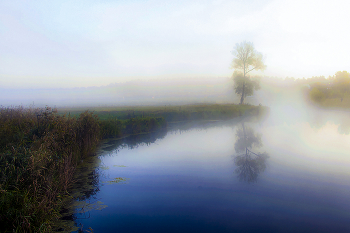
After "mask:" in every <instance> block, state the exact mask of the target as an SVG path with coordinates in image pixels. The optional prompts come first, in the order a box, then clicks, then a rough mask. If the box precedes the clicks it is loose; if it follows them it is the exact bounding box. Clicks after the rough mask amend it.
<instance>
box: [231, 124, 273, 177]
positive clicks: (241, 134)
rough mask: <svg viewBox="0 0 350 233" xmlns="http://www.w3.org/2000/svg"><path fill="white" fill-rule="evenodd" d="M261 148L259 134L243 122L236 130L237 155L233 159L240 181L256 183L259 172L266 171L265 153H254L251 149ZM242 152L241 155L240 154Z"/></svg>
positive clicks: (266, 156)
mask: <svg viewBox="0 0 350 233" xmlns="http://www.w3.org/2000/svg"><path fill="white" fill-rule="evenodd" d="M253 147H254V148H260V147H262V142H261V134H257V133H255V132H254V130H253V129H252V128H251V127H249V126H245V125H244V122H242V123H241V127H237V130H236V142H235V151H236V153H237V155H236V156H235V158H234V161H235V165H236V166H237V168H236V170H235V172H236V173H237V175H238V177H239V179H240V180H241V181H246V182H248V183H250V182H256V181H257V179H258V176H259V174H260V173H261V172H264V171H265V169H266V159H267V158H269V156H268V154H267V153H266V152H264V153H259V152H257V153H255V152H253V151H251V149H252V148H253ZM242 152H243V153H242Z"/></svg>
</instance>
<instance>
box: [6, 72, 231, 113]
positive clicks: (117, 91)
mask: <svg viewBox="0 0 350 233" xmlns="http://www.w3.org/2000/svg"><path fill="white" fill-rule="evenodd" d="M232 86H233V81H232V79H230V78H215V77H213V78H203V79H201V80H199V79H194V78H192V79H191V78H190V79H170V80H166V79H161V80H150V81H130V82H124V83H115V84H110V85H108V86H101V87H87V88H56V89H55V88H50V89H49V88H46V89H2V90H1V93H0V101H1V103H0V104H1V105H3V106H9V105H13V106H16V105H23V106H30V105H34V106H36V107H43V106H45V105H48V106H56V107H81V106H85V107H94V106H124V105H131V106H133V105H161V104H164V105H167V104H172V105H175V104H193V103H234V102H237V101H238V96H236V95H235V94H234V90H233V88H232Z"/></svg>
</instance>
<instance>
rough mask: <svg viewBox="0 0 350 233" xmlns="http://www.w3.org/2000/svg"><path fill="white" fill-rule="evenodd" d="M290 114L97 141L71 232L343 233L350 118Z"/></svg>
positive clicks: (348, 201)
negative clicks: (88, 185) (77, 229)
mask: <svg viewBox="0 0 350 233" xmlns="http://www.w3.org/2000/svg"><path fill="white" fill-rule="evenodd" d="M295 109H296V108H295V106H282V107H280V108H277V111H276V112H275V113H274V112H272V113H271V116H270V117H269V118H268V119H266V120H265V121H259V120H256V119H250V120H247V119H235V120H232V121H225V122H223V121H220V122H215V121H213V122H195V123H192V124H188V123H186V124H174V125H171V126H170V127H169V130H168V132H164V131H163V132H158V133H155V134H150V135H138V136H136V137H130V138H125V139H123V140H114V141H109V142H106V143H104V145H102V146H101V148H100V151H99V157H98V159H99V161H98V162H97V165H96V169H95V170H94V172H95V173H93V174H95V176H90V177H94V178H92V180H93V181H92V180H90V183H91V182H92V183H91V184H92V189H91V190H90V191H91V193H90V194H89V195H86V196H85V197H84V198H85V199H83V201H84V202H85V203H87V204H85V206H84V205H83V207H82V205H77V207H76V208H75V209H76V212H75V214H74V218H75V222H76V224H77V226H79V227H81V228H82V229H83V230H87V229H88V228H89V227H91V228H92V229H93V230H94V232H350V224H349V222H350V182H349V180H350V170H349V167H350V155H349V151H350V135H349V134H348V133H347V132H348V122H349V121H347V120H346V118H347V115H346V114H343V115H342V117H340V115H339V114H338V113H334V114H333V115H329V114H328V113H321V112H315V113H312V112H308V113H305V112H298V111H295ZM87 182H89V180H88V181H87ZM93 187H94V188H93ZM83 209H84V210H86V211H82V210H83Z"/></svg>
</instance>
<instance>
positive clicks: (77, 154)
mask: <svg viewBox="0 0 350 233" xmlns="http://www.w3.org/2000/svg"><path fill="white" fill-rule="evenodd" d="M162 108H163V107H128V108H127V107H125V108H124V109H113V108H110V109H99V110H96V109H93V110H95V111H94V112H88V111H80V110H81V109H79V110H75V111H74V109H72V111H69V112H68V113H67V112H66V113H67V114H63V111H62V110H60V112H58V111H56V110H53V109H51V108H48V107H47V108H45V109H33V108H29V109H24V108H23V107H17V108H1V109H0V124H1V128H0V169H1V171H2V173H1V174H0V181H1V183H0V192H1V193H0V210H1V212H0V231H1V232H13V231H15V232H38V231H39V232H50V231H52V230H53V229H52V227H53V222H54V221H55V220H57V219H58V218H60V217H61V214H60V210H61V209H62V206H63V203H62V202H63V199H64V197H67V196H69V193H68V190H69V188H70V187H71V186H72V184H74V180H73V176H74V173H75V169H76V167H77V164H78V163H79V162H80V161H81V160H82V159H84V158H87V157H89V155H91V154H94V152H95V149H96V147H97V145H98V143H99V141H100V140H101V139H106V138H121V137H125V136H127V135H134V134H142V133H146V132H151V131H157V130H160V129H164V128H166V126H167V122H174V121H181V120H182V121H189V120H196V119H204V120H220V119H229V118H234V117H237V116H253V115H262V114H263V113H265V112H267V111H268V108H266V107H261V106H251V105H192V106H173V107H167V106H165V108H166V109H162ZM79 111H80V112H79ZM131 111H132V112H131Z"/></svg>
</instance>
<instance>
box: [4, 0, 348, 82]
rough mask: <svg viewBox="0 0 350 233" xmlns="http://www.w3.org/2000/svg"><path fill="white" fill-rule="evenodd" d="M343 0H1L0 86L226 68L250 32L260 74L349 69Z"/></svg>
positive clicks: (211, 72)
mask: <svg viewBox="0 0 350 233" xmlns="http://www.w3.org/2000/svg"><path fill="white" fill-rule="evenodd" d="M349 9H350V1H346V0H344V1H338V0H331V1H322V0H311V1H310V0H307V1H306V0H278V1H274V0H264V1H261V0H259V1H258V0H257V1H249V0H245V1H244V0H237V1H232V0H231V1H224V0H223V1H220V0H216V1H209V0H208V1H206V0H203V1H163V0H162V1H160V0H150V1H137V0H131V1H112V0H100V1H97V0H76V1H71V0H57V1H54V0H53V1H44V0H43V1H40V0H38V1H24V0H23V1H16V0H2V1H0V87H2V88H17V87H20V88H23V87H30V88H36V87H39V88H41V87H87V86H102V85H108V84H110V83H118V82H125V81H128V80H135V79H142V80H145V79H167V78H186V77H197V78H199V79H200V78H201V77H213V78H215V77H229V76H231V74H232V72H233V70H232V69H230V64H231V61H232V59H233V55H232V54H231V51H232V50H233V48H234V46H235V44H236V43H240V42H242V41H250V42H253V43H254V46H255V48H256V50H257V51H259V52H261V53H262V54H263V55H264V57H265V64H266V65H267V69H266V70H265V71H264V74H265V75H268V76H278V77H282V78H284V77H286V76H289V77H295V78H302V77H305V78H309V77H311V76H319V75H324V76H326V77H328V75H333V74H334V73H335V72H337V71H340V70H347V71H350V67H349V66H350V53H349V52H350V43H349V40H350V30H349V22H350V13H349Z"/></svg>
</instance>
